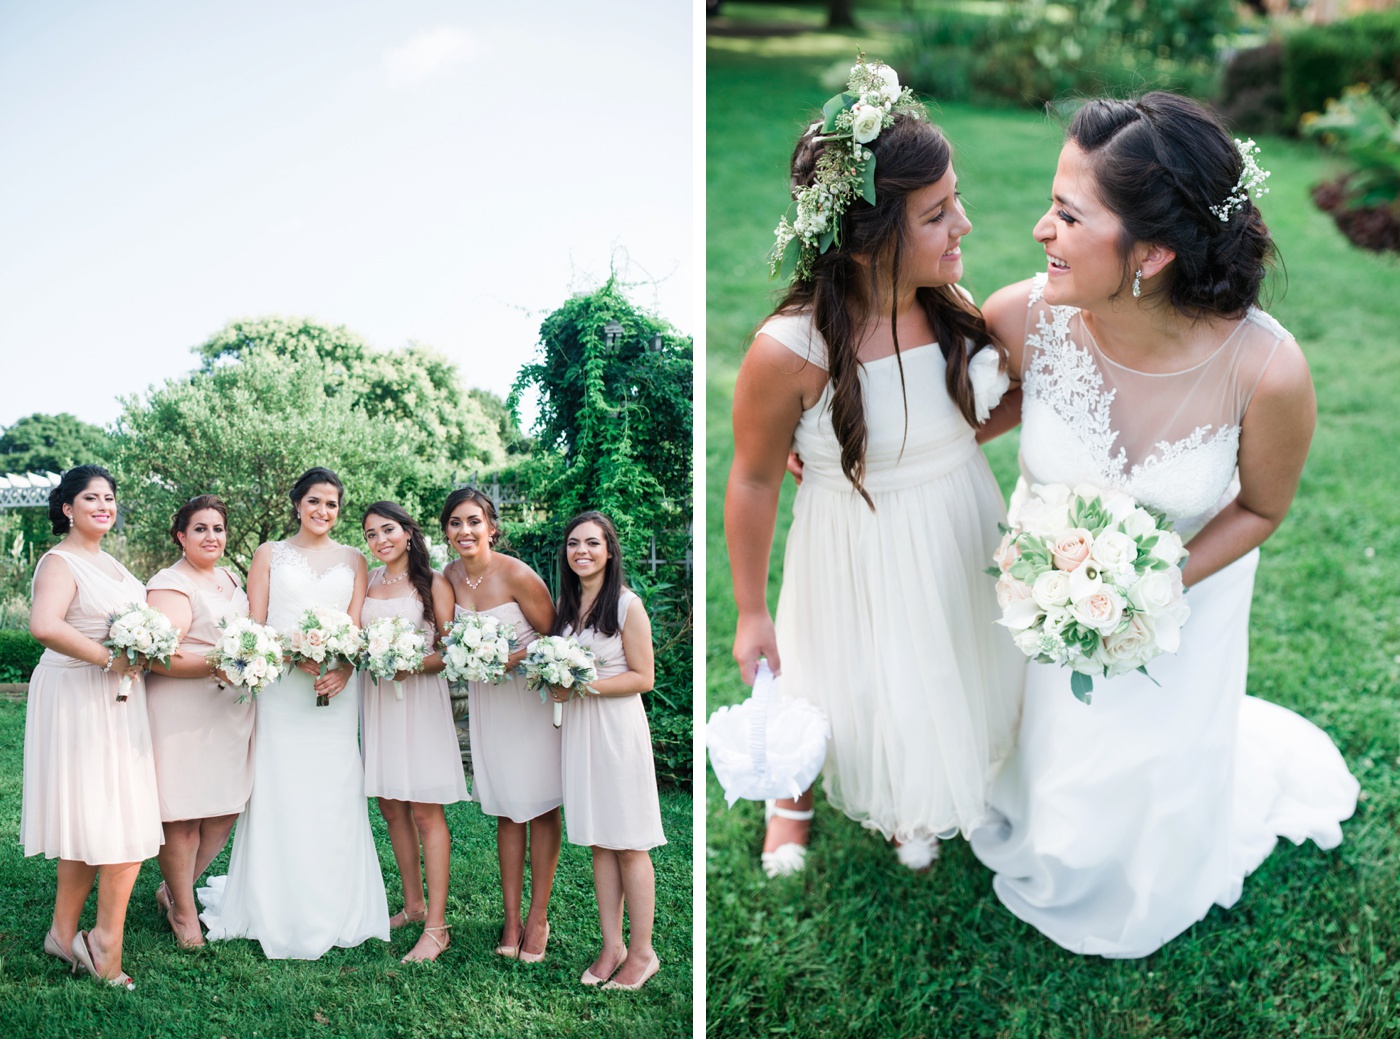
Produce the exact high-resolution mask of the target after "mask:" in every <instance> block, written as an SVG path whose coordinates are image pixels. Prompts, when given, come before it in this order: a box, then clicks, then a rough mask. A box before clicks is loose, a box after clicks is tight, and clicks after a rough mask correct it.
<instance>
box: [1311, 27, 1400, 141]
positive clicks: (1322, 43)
mask: <svg viewBox="0 0 1400 1039" xmlns="http://www.w3.org/2000/svg"><path fill="white" fill-rule="evenodd" d="M1283 50H1284V58H1283V95H1284V105H1285V120H1286V125H1287V126H1289V127H1293V126H1296V125H1297V123H1298V120H1299V119H1300V118H1302V116H1303V114H1304V113H1305V112H1317V111H1321V110H1322V108H1323V107H1324V105H1326V103H1327V101H1328V99H1329V98H1338V97H1341V95H1342V91H1343V89H1345V88H1346V87H1348V86H1350V85H1351V84H1353V83H1376V84H1380V83H1391V84H1396V85H1400V8H1392V9H1391V10H1389V11H1375V12H1372V13H1370V14H1362V15H1357V16H1356V17H1355V18H1348V19H1346V20H1345V21H1340V22H1333V23H1332V24H1330V25H1311V26H1306V27H1304V28H1300V29H1298V30H1296V31H1294V32H1292V33H1290V34H1289V35H1288V36H1287V37H1286V38H1285V39H1284V42H1283Z"/></svg>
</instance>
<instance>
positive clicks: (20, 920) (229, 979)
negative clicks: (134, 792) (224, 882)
mask: <svg viewBox="0 0 1400 1039" xmlns="http://www.w3.org/2000/svg"><path fill="white" fill-rule="evenodd" d="M23 740H24V705H23V704H16V703H10V702H0V907H3V908H0V1036H5V1037H6V1039H19V1037H21V1036H22V1037H25V1039H37V1037H63V1039H72V1037H77V1036H102V1037H104V1039H118V1037H131V1039H135V1037H147V1036H162V1037H164V1036H170V1037H180V1039H185V1037H190V1036H207V1037H211V1039H217V1037H219V1036H227V1037H229V1039H250V1037H252V1036H265V1037H272V1039H281V1037H290V1036H325V1037H327V1039H330V1037H335V1039H340V1037H343V1036H355V1037H363V1039H371V1037H399V1036H413V1037H436V1036H442V1037H448V1036H452V1037H456V1036H483V1037H486V1036H548V1037H550V1039H555V1037H562V1036H581V1037H582V1036H587V1037H590V1039H596V1037H599V1036H609V1037H611V1036H635V1037H638V1039H652V1037H659V1036H668V1037H681V1036H689V1035H690V1034H691V1029H692V1024H691V1022H692V979H691V932H692V925H691V920H692V912H691V891H692V886H691V877H692V870H691V798H690V797H689V796H688V795H685V794H681V793H675V792H663V793H662V796H661V811H662V817H663V823H664V825H665V828H666V834H667V837H668V839H669V841H670V843H669V844H667V845H666V846H665V847H662V848H658V849H657V850H656V851H654V852H653V853H652V860H653V861H654V862H655V864H656V887H657V907H656V949H657V952H658V955H659V956H660V958H661V962H662V968H661V973H660V974H659V975H657V976H656V977H655V978H653V979H652V980H651V981H650V982H648V983H647V985H646V987H645V988H644V989H642V990H641V991H640V992H636V993H630V992H602V991H600V990H598V989H589V988H584V987H583V986H582V985H580V984H579V982H578V977H579V975H580V974H581V973H582V972H583V969H584V968H585V967H586V966H588V964H589V962H590V961H591V959H592V956H593V955H594V953H595V951H596V948H595V946H596V942H597V938H598V919H597V912H596V905H595V903H594V901H593V875H592V869H591V863H590V858H589V853H588V849H587V848H580V847H576V846H574V845H571V844H565V845H564V854H563V857H562V858H561V860H560V863H559V872H558V874H557V876H556V881H555V886H554V897H553V899H552V900H551V903H550V920H551V924H552V932H551V935H550V940H549V950H548V957H547V959H546V960H545V961H544V962H543V963H540V964H525V963H518V962H513V961H508V960H504V959H502V958H501V957H499V956H496V955H495V954H494V953H493V952H492V949H493V948H494V947H495V944H496V940H497V937H498V936H499V933H500V927H501V910H500V887H499V883H498V880H497V874H496V845H495V835H496V826H495V821H494V820H492V819H490V818H489V817H487V816H484V815H482V813H481V811H480V809H478V808H477V807H476V805H474V804H457V805H451V806H449V807H448V810H447V822H448V826H449V827H450V828H451V830H452V889H451V898H450V901H449V904H448V909H447V920H448V923H450V924H452V927H453V930H452V946H451V947H450V948H449V949H448V950H447V951H446V952H445V953H443V955H442V957H441V958H440V959H439V960H438V961H437V962H436V963H434V964H420V965H401V964H400V963H399V957H401V956H403V954H404V953H406V952H407V951H408V950H409V948H410V947H412V945H413V943H414V942H415V941H416V940H417V932H418V928H417V927H412V926H411V927H408V928H405V929H403V930H402V931H396V932H394V937H393V940H392V941H391V942H390V943H389V945H388V946H385V944H384V943H382V942H378V941H369V942H366V943H365V944H364V945H361V946H360V947H358V948H355V949H332V950H331V951H330V952H329V953H327V954H326V955H325V956H324V957H322V958H321V959H320V960H317V961H315V962H302V961H297V960H277V961H270V960H266V959H264V958H263V955H262V950H261V949H260V948H259V947H258V945H257V943H256V942H250V941H231V942H219V943H211V944H210V945H207V946H206V947H205V948H203V949H200V950H195V951H187V952H182V951H179V950H178V949H176V947H175V940H174V938H173V937H172V935H171V934H170V930H169V928H168V927H167V926H166V923H165V919H164V916H163V914H161V913H160V912H159V910H158V909H157V907H156V904H155V898H154V893H155V887H156V884H157V883H158V882H159V880H160V875H159V872H158V871H157V869H156V865H155V862H154V861H151V862H148V863H146V865H145V866H144V867H143V868H142V871H141V878H140V880H138V881H137V885H136V891H135V894H134V895H133V896H132V901H131V908H130V911H129V913H128V917H127V931H126V948H125V955H124V960H123V962H124V965H125V966H126V968H127V969H128V971H129V972H130V973H131V974H132V976H133V977H135V979H136V982H137V986H138V987H137V990H136V991H135V992H133V993H127V992H120V991H115V990H111V989H107V988H104V987H103V986H101V985H98V984H97V983H96V982H94V981H92V980H91V979H87V978H84V979H74V978H72V977H70V976H69V975H67V974H65V973H64V972H63V970H62V969H61V966H60V964H59V963H58V961H56V960H54V959H51V958H50V957H48V956H45V955H43V954H42V952H41V951H40V947H41V945H42V943H43V940H44V932H45V930H46V929H47V928H48V926H49V916H50V913H51V912H52V910H53V895H54V864H53V862H52V861H51V860H45V859H42V858H38V857H35V858H24V857H23V855H22V854H21V848H20V844H19V816H20V785H21V761H22V746H23ZM371 818H372V819H373V821H374V835H375V840H376V842H377V843H378V845H379V859H380V863H381V864H382V866H383V868H384V882H385V884H386V885H388V888H389V904H390V908H391V910H392V909H396V908H397V907H398V905H399V903H400V894H399V878H398V872H397V870H396V869H395V866H394V857H393V853H392V852H391V851H390V848H389V838H388V834H387V833H386V832H385V829H384V824H383V821H382V820H381V819H380V818H379V813H378V811H377V810H373V809H372V810H371ZM327 867H328V868H333V864H331V863H328V864H327ZM227 868H228V852H227V851H225V852H224V854H223V855H221V856H220V857H219V858H218V859H216V860H215V862H214V866H213V870H212V872H215V873H220V872H223V871H225V870H226V869H227ZM527 890H528V878H527ZM95 901H96V900H95V898H94V899H92V900H90V902H89V905H88V910H87V914H86V916H85V918H84V924H85V926H90V925H91V922H92V914H93V912H94V908H93V907H94V905H95Z"/></svg>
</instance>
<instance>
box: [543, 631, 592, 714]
mask: <svg viewBox="0 0 1400 1039" xmlns="http://www.w3.org/2000/svg"><path fill="white" fill-rule="evenodd" d="M525 681H526V682H527V683H528V684H529V686H530V688H531V689H538V690H539V691H540V699H541V700H548V699H549V691H548V689H546V686H551V685H557V686H560V687H561V688H564V689H569V690H572V691H573V692H574V693H575V694H576V695H578V696H582V695H583V694H584V693H586V692H590V690H589V688H588V685H589V683H590V682H596V681H598V668H597V665H596V664H595V663H594V661H593V651H592V650H591V649H588V648H587V647H586V646H584V645H583V644H582V643H581V642H579V640H578V639H576V638H574V637H573V636H572V635H541V636H540V637H539V638H537V639H535V641H534V642H532V643H530V650H529V652H528V653H526V654H525ZM563 721H564V705H563V704H561V703H556V704H555V705H554V727H555V728H556V729H557V728H558V727H559V726H560V724H562V723H563Z"/></svg>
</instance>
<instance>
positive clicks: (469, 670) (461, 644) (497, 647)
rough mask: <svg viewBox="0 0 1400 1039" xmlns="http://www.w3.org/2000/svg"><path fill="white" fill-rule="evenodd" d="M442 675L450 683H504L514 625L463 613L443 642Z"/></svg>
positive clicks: (513, 637) (513, 645)
mask: <svg viewBox="0 0 1400 1039" xmlns="http://www.w3.org/2000/svg"><path fill="white" fill-rule="evenodd" d="M442 646H443V650H442V659H443V662H444V663H445V664H446V665H447V666H446V667H444V668H443V671H442V673H443V675H444V676H446V678H447V680H448V681H449V682H491V683H492V684H498V683H500V682H502V681H504V680H505V677H506V664H507V663H508V662H509V661H510V655H511V653H512V652H514V650H515V648H516V638H515V625H514V624H506V623H505V622H504V621H499V620H497V619H496V618H495V617H492V616H490V615H489V614H485V613H466V614H463V615H462V616H460V617H458V618H457V619H456V620H455V621H453V622H452V623H451V624H450V625H448V628H447V635H446V637H445V638H444V639H443V640H442Z"/></svg>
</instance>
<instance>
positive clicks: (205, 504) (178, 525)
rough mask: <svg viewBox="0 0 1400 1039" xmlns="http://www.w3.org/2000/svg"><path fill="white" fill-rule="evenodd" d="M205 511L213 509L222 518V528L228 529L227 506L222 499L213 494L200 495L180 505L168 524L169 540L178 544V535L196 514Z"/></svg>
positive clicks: (187, 526)
mask: <svg viewBox="0 0 1400 1039" xmlns="http://www.w3.org/2000/svg"><path fill="white" fill-rule="evenodd" d="M205 509H213V510H214V511H215V512H217V513H218V514H219V515H220V516H222V517H223V518H224V527H225V529H227V527H228V506H227V505H225V504H224V503H223V499H221V498H219V497H218V496H217V495H214V494H201V495H199V496H198V497H195V498H191V499H190V500H189V501H187V502H185V504H183V505H181V506H180V508H179V511H177V512H176V513H175V518H174V520H172V521H171V523H170V540H171V541H173V542H175V544H177V545H178V544H180V538H179V535H180V534H183V533H184V532H185V531H186V530H187V529H189V525H190V520H191V519H193V518H194V514H195V513H196V512H203V511H204V510H205Z"/></svg>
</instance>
